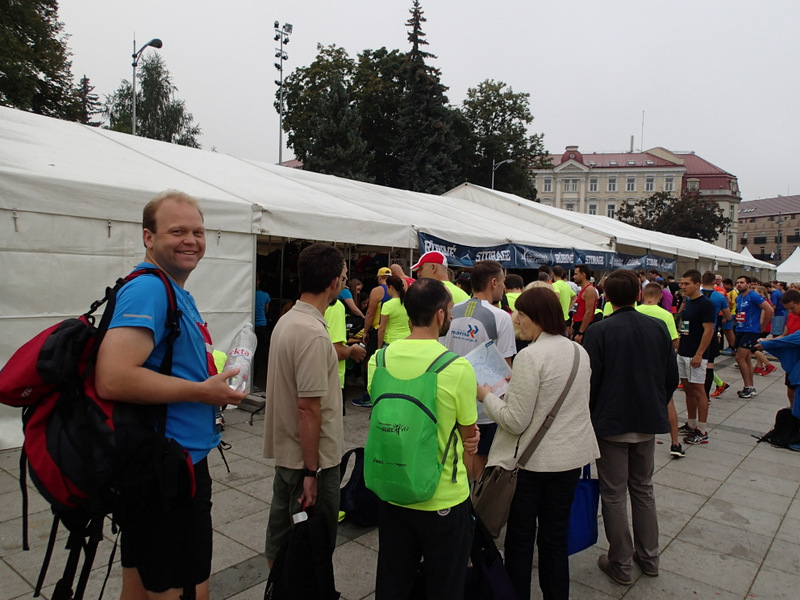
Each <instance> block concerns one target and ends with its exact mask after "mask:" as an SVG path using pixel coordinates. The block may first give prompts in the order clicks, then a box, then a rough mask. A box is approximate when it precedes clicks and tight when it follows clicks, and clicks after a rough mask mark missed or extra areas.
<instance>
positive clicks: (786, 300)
mask: <svg viewBox="0 0 800 600" xmlns="http://www.w3.org/2000/svg"><path fill="white" fill-rule="evenodd" d="M792 302H800V292H799V291H797V290H786V291H785V292H783V296H781V304H791V303H792Z"/></svg>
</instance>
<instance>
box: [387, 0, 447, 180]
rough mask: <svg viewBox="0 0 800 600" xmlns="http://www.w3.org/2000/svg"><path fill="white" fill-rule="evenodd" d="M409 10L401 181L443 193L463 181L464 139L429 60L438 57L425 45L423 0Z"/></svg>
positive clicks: (400, 126)
mask: <svg viewBox="0 0 800 600" xmlns="http://www.w3.org/2000/svg"><path fill="white" fill-rule="evenodd" d="M409 12H410V13H411V18H410V19H409V20H408V22H407V23H406V25H407V26H408V27H409V28H410V31H409V34H408V41H409V42H411V51H410V52H408V53H407V54H406V62H405V64H404V65H403V76H404V78H405V81H406V89H405V92H404V94H403V102H402V106H401V108H400V115H399V119H398V130H399V139H398V149H397V155H398V158H399V175H400V181H399V183H400V187H403V188H404V189H408V190H413V191H417V192H427V193H430V194H441V193H443V192H445V191H447V190H448V189H450V188H452V187H455V186H456V185H457V184H458V183H459V179H460V173H459V167H458V165H457V163H456V160H455V159H454V157H455V156H456V155H457V154H458V153H459V150H460V146H461V144H460V142H459V140H458V139H457V137H456V136H455V135H454V132H453V125H454V122H455V117H454V114H453V112H454V111H453V109H451V108H450V107H449V106H448V100H447V96H446V95H445V92H446V91H447V87H446V86H444V85H443V84H442V83H441V81H440V72H439V69H436V68H434V67H431V66H429V65H428V64H427V63H426V59H433V58H436V56H435V55H433V54H431V53H430V52H427V51H425V50H423V46H427V45H428V41H427V40H426V39H425V32H423V31H422V24H423V23H424V22H425V21H426V19H425V17H424V16H423V11H422V8H421V6H420V3H419V0H414V4H413V7H412V8H411V10H410V11H409Z"/></svg>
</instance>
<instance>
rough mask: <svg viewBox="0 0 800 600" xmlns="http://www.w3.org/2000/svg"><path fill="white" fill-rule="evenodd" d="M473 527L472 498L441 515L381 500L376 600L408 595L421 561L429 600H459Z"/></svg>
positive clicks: (403, 598)
mask: <svg viewBox="0 0 800 600" xmlns="http://www.w3.org/2000/svg"><path fill="white" fill-rule="evenodd" d="M473 530H474V525H473V521H472V515H470V510H469V500H465V501H464V502H462V503H461V504H458V505H457V506H453V507H452V508H448V509H445V510H442V511H427V510H412V509H410V508H404V507H402V506H395V505H394V504H389V503H388V502H381V511H380V515H379V521H378V575H377V579H376V582H375V599H376V600H395V599H396V600H406V599H407V598H409V597H410V594H411V590H412V587H413V586H414V581H415V579H416V576H417V570H418V569H419V563H420V560H421V559H424V560H425V565H424V568H425V587H426V590H427V597H428V598H430V599H431V600H439V599H442V600H445V599H446V600H461V599H462V598H463V597H464V579H465V578H466V575H467V560H468V559H469V551H470V548H471V547H472V535H473Z"/></svg>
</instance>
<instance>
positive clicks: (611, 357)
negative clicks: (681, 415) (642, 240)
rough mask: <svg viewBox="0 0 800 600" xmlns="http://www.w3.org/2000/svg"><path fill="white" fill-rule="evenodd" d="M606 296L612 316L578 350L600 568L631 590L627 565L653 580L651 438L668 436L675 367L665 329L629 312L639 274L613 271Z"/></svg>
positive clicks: (654, 542) (655, 548)
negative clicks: (586, 377)
mask: <svg viewBox="0 0 800 600" xmlns="http://www.w3.org/2000/svg"><path fill="white" fill-rule="evenodd" d="M605 292H606V298H607V299H608V301H609V302H611V305H612V306H613V308H614V313H613V314H611V315H610V316H609V317H608V318H607V319H603V320H602V321H600V322H599V323H596V324H595V325H593V326H592V327H590V328H589V329H588V330H587V333H586V337H585V339H584V342H583V347H584V348H585V349H586V352H588V353H589V358H590V359H591V363H592V379H591V396H590V409H591V412H592V424H593V425H594V430H595V434H596V435H597V443H598V445H599V446H600V454H601V456H600V459H599V460H598V461H597V473H598V477H599V479H600V497H601V498H602V500H603V524H604V526H605V530H606V537H607V538H608V554H603V555H601V556H600V557H599V559H598V561H597V564H598V566H599V567H600V569H601V570H602V571H603V572H604V573H606V574H607V575H608V576H609V577H611V578H612V579H613V580H614V581H616V582H617V583H619V584H621V585H630V584H631V582H632V577H631V573H632V568H633V565H632V562H636V564H638V565H639V567H641V569H642V571H643V572H644V574H645V575H649V576H651V577H655V576H656V575H658V518H657V515H656V504H655V498H654V496H653V484H652V477H653V453H654V449H655V434H657V433H667V432H669V430H670V428H669V420H668V417H667V404H668V403H669V399H670V397H671V396H672V392H673V391H675V388H676V387H677V385H678V367H677V362H676V358H675V352H674V350H673V347H672V342H671V341H670V336H669V333H668V332H667V328H666V326H665V325H664V323H662V322H660V321H658V320H657V319H653V318H652V317H648V316H646V315H643V314H641V313H638V312H637V311H636V310H635V309H634V308H633V305H634V303H635V302H636V298H637V297H638V295H639V280H638V278H637V277H636V274H635V273H633V272H632V271H623V270H618V271H614V272H613V273H611V274H610V275H609V276H608V278H607V279H606V284H605ZM626 492H629V493H630V496H631V506H632V510H633V531H634V541H632V540H631V535H630V532H629V528H628V511H627V500H626Z"/></svg>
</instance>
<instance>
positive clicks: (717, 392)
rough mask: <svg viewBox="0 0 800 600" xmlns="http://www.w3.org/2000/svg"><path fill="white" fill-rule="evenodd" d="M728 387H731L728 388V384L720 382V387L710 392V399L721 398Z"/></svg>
mask: <svg viewBox="0 0 800 600" xmlns="http://www.w3.org/2000/svg"><path fill="white" fill-rule="evenodd" d="M729 387H731V386H730V384H729V383H725V382H724V381H723V382H722V385H718V386H717V389H715V390H714V391H713V392H711V397H712V398H716V397H717V396H721V395H722V394H724V393H725V391H726V390H727V389H728V388H729Z"/></svg>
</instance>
